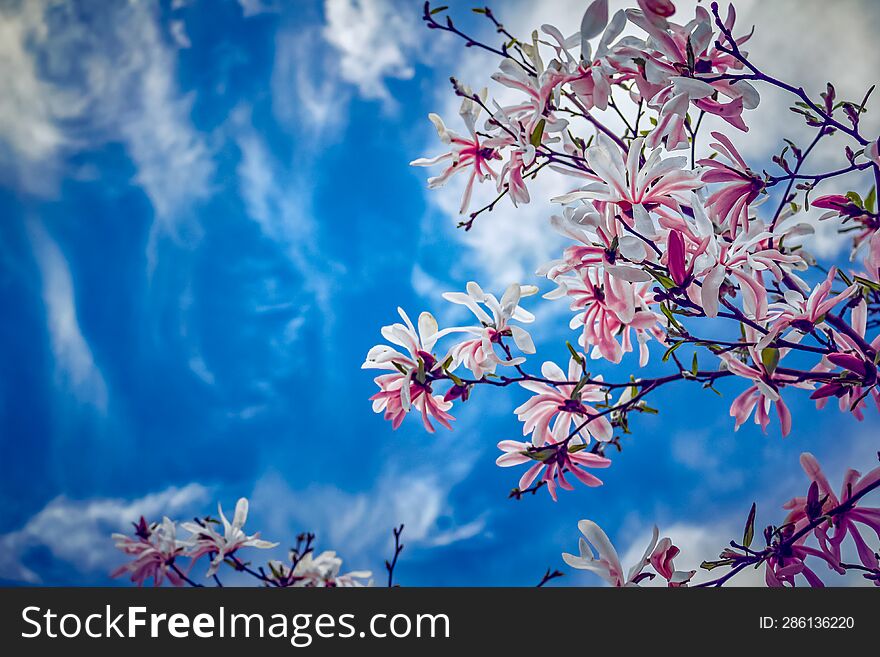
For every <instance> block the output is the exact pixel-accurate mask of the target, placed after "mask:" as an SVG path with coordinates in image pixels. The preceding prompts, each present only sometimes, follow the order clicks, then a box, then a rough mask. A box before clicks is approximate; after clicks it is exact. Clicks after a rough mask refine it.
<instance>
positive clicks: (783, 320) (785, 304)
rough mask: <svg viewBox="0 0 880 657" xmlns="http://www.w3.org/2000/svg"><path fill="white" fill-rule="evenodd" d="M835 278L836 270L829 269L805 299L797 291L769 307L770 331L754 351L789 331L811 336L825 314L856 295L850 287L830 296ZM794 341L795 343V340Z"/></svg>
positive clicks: (788, 291) (856, 286) (790, 292)
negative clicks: (823, 278)
mask: <svg viewBox="0 0 880 657" xmlns="http://www.w3.org/2000/svg"><path fill="white" fill-rule="evenodd" d="M835 278H837V267H831V269H829V270H828V275H827V276H826V277H825V280H824V281H822V283H821V284H819V285H817V286H816V287H815V288H814V289H813V291H812V292H810V296H809V297H807V298H806V299H805V298H804V295H803V293H801V292H800V291H796V290H787V291H786V292H785V294H784V295H783V300H782V301H779V302H777V303H774V304H771V305H770V307H769V309H768V310H769V312H768V319H770V320H771V323H770V328H769V330H768V331H767V334H766V335H764V337H762V338H761V339H760V340H759V341H758V344H757V348H758V349H763V348H764V347H766V346H767V345H769V344H770V343H772V342H773V341H774V340H775V339H776V338H777V337H778V336H779V335H780V334H781V333H782V332H783V331H786V330H788V329H793V330H795V331H797V332H798V333H800V334H801V335H805V334H808V333H811V332H812V331H813V330H815V328H816V327H817V326H821V325H822V324H823V322H824V320H825V315H826V314H827V313H828V312H829V311H831V310H832V309H833V308H834V307H835V306H836V305H837V304H839V303H841V302H842V301H845V300H846V299H849V298H850V297H851V296H852V295H853V294H855V293H856V292H857V291H858V289H859V286H858V285H855V284H854V285H850V286H849V287H847V288H846V289H844V290H843V291H842V292H840V293H839V294H835V295H833V296H832V295H831V286H832V285H833V283H834V279H835ZM787 337H792V336H787ZM794 339H795V340H799V338H794Z"/></svg>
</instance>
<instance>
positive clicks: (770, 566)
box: [764, 530, 831, 588]
mask: <svg viewBox="0 0 880 657" xmlns="http://www.w3.org/2000/svg"><path fill="white" fill-rule="evenodd" d="M790 534H791V532H790V530H788V531H785V532H783V537H785V536H787V535H790ZM808 557H818V558H819V559H822V560H824V561H825V562H826V563H828V565H829V567H830V566H831V564H830V562H829V561H828V559H827V557H826V555H825V554H824V553H823V552H821V551H820V550H817V549H816V548H814V547H809V546H807V545H804V544H803V543H802V541H798V542H797V543H795V544H794V545H792V546H791V547H790V548H789V549H788V550H786V553H785V554H780V553H774V554H772V555H770V557H769V558H768V559H767V560H766V562H765V566H764V581H765V582H766V583H767V586H770V587H774V588H779V587H783V586H786V585H788V586H791V587H793V586H795V576H796V575H803V577H804V579H806V580H807V583H808V584H809V585H810V586H812V587H815V588H822V587H824V586H825V584H824V583H823V582H822V579H821V578H820V577H819V576H818V575H817V574H816V572H815V571H814V570H813V569H812V568H810V567H809V566H808V565H807V564H806V560H807V558H808Z"/></svg>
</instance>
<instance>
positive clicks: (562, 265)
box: [536, 202, 652, 282]
mask: <svg viewBox="0 0 880 657" xmlns="http://www.w3.org/2000/svg"><path fill="white" fill-rule="evenodd" d="M615 208H616V206H615V205H613V204H611V203H601V202H597V203H585V204H584V205H581V206H578V207H573V206H567V207H565V208H564V209H563V213H562V216H559V215H553V216H552V217H550V225H551V226H552V227H553V228H554V229H555V230H556V232H558V233H560V234H561V235H565V236H566V237H569V238H571V239H572V240H574V241H575V242H576V244H575V245H573V246H569V247H566V249H565V250H564V251H563V254H562V258H561V259H559V260H552V261H550V262H548V263H546V264H545V265H543V266H542V267H540V268H539V269H538V271H537V272H536V273H537V274H538V275H539V276H547V278H549V279H550V280H555V279H556V278H557V277H558V276H560V275H562V274H566V273H569V272H572V271H578V270H581V269H587V268H589V267H597V266H602V267H603V268H604V269H605V270H606V271H607V272H608V273H609V274H611V275H612V276H614V277H616V278H621V279H623V280H625V281H630V282H644V281H650V280H652V279H651V275H650V274H648V273H647V272H646V271H644V270H643V269H640V268H639V267H637V266H635V264H630V263H641V262H643V261H644V260H645V259H646V258H647V257H648V252H647V249H646V248H645V244H644V242H643V241H642V240H640V239H639V238H638V237H636V236H635V235H632V234H631V233H629V232H627V230H626V228H625V226H629V225H630V223H631V222H632V220H631V219H630V218H628V217H626V215H615Z"/></svg>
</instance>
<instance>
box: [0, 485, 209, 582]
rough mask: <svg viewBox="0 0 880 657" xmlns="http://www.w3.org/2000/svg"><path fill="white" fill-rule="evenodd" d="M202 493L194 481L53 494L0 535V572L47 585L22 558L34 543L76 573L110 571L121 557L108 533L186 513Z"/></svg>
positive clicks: (6, 577) (31, 548) (9, 578)
mask: <svg viewBox="0 0 880 657" xmlns="http://www.w3.org/2000/svg"><path fill="white" fill-rule="evenodd" d="M206 497H207V490H206V489H205V488H204V487H202V486H200V485H198V484H188V485H187V486H184V487H182V488H178V487H175V486H172V487H170V488H167V489H165V490H163V491H160V492H157V493H151V494H149V495H145V496H144V497H140V498H137V499H133V500H124V499H111V498H93V499H87V500H72V499H69V498H67V497H65V496H63V495H62V496H59V497H56V498H55V499H53V500H52V501H51V502H49V503H48V504H47V505H46V506H45V507H44V508H43V509H42V510H41V511H40V512H38V513H37V514H36V515H34V516H33V517H32V518H31V519H30V520H28V521H27V523H25V525H24V526H23V527H22V528H20V529H18V530H16V531H13V532H10V533H8V534H4V535H2V536H0V577H2V578H3V579H7V580H16V581H23V582H29V583H34V584H36V583H45V584H51V583H52V582H44V581H43V580H42V579H41V578H40V576H39V575H38V574H37V573H35V572H33V571H32V570H30V569H29V568H28V567H27V566H26V565H25V563H24V562H25V561H26V557H27V554H28V552H29V551H31V550H33V549H35V548H45V549H48V550H49V552H50V553H51V554H52V556H53V557H54V558H55V559H58V560H60V561H63V562H66V564H68V565H69V567H70V568H71V569H73V570H75V571H78V572H80V573H97V572H99V571H106V572H107V573H108V574H109V572H110V570H111V569H112V567H113V566H114V565H115V564H118V563H120V562H121V560H122V559H121V557H120V555H119V553H118V552H117V550H116V549H115V548H114V547H113V541H112V540H111V539H110V534H111V533H113V532H119V531H122V532H125V531H127V530H128V529H129V528H130V527H131V525H130V523H132V522H136V521H137V519H138V518H140V516H144V517H146V518H150V519H154V518H161V517H162V516H163V515H168V516H171V517H174V516H176V515H178V514H184V513H189V512H191V511H192V510H194V509H195V506H196V505H197V504H200V503H202V502H204V500H205V498H206Z"/></svg>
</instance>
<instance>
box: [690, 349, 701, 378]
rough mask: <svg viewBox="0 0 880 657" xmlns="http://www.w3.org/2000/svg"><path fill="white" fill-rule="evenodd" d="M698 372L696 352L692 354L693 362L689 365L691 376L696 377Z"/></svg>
mask: <svg viewBox="0 0 880 657" xmlns="http://www.w3.org/2000/svg"><path fill="white" fill-rule="evenodd" d="M699 371H700V368H699V366H698V365H697V352H696V351H695V352H694V360H693V362H692V363H691V374H693V375H694V376H696V375H697V372H699Z"/></svg>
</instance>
